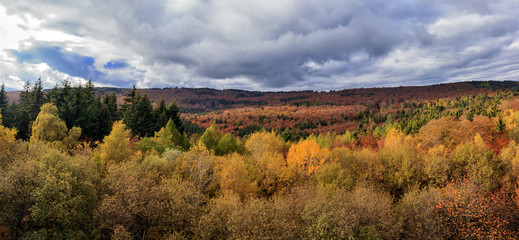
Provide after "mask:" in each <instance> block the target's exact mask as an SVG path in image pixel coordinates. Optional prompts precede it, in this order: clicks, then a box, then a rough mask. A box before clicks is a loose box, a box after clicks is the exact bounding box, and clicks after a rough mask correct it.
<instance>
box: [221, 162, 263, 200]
mask: <svg viewBox="0 0 519 240" xmlns="http://www.w3.org/2000/svg"><path fill="white" fill-rule="evenodd" d="M220 159H222V160H223V161H220V162H221V163H220V164H219V165H220V166H219V168H220V169H219V171H218V174H219V176H218V182H219V185H220V189H221V190H222V191H223V192H224V193H235V194H237V195H238V196H240V198H241V199H246V198H248V197H250V196H252V195H253V193H254V192H256V190H257V189H256V184H255V183H254V182H252V181H251V177H250V174H249V172H248V170H247V166H246V163H245V159H244V157H243V156H242V155H239V154H237V153H234V154H232V155H228V156H225V157H220Z"/></svg>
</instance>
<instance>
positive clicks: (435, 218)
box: [0, 81, 519, 239]
mask: <svg viewBox="0 0 519 240" xmlns="http://www.w3.org/2000/svg"><path fill="white" fill-rule="evenodd" d="M469 85H470V86H471V87H470V89H472V90H470V91H466V92H463V91H462V90H460V91H459V92H458V93H457V95H453V96H452V97H448V96H441V97H434V96H435V95H434V94H429V95H427V94H425V95H424V94H422V95H421V96H427V97H415V98H413V97H402V98H401V100H391V99H390V98H387V99H384V98H380V95H378V96H376V97H377V98H374V100H373V101H364V103H359V102H347V101H346V102H342V103H341V102H336V103H333V104H322V102H316V101H309V100H308V99H311V98H312V96H313V95H312V96H309V97H297V96H290V97H286V98H285V100H286V101H285V102H283V103H280V102H276V103H275V104H274V103H272V104H271V103H268V102H266V103H261V104H259V103H258V106H236V107H228V108H225V109H216V111H207V112H206V111H205V110H204V111H203V112H196V111H191V112H188V111H183V110H182V109H181V107H180V108H179V106H177V105H176V103H175V102H172V101H171V99H169V100H162V101H161V100H158V101H154V100H150V97H149V96H148V94H147V93H149V91H148V92H147V91H144V90H138V89H135V88H133V89H130V90H128V91H126V92H125V93H124V96H121V95H116V94H115V93H108V92H107V93H103V94H99V93H98V94H96V92H95V89H94V87H93V84H92V83H91V82H89V83H87V84H85V85H79V86H71V85H70V84H69V83H68V82H63V83H61V84H59V85H57V86H56V87H55V88H53V89H51V90H48V91H44V90H43V87H42V85H41V82H39V81H38V82H36V83H35V84H34V85H30V84H27V85H26V86H25V89H24V91H22V92H21V93H20V95H19V99H18V101H12V102H9V101H8V98H7V95H6V93H5V91H4V90H3V88H2V89H1V91H0V108H1V109H2V110H1V115H2V117H1V122H0V123H1V125H0V206H1V210H0V239H515V238H517V237H518V236H519V209H518V206H519V205H518V204H519V199H518V196H517V194H518V188H517V183H518V179H517V178H518V176H519V98H518V97H517V96H518V93H519V92H518V89H517V86H516V85H517V84H516V83H515V82H504V83H496V82H473V83H470V84H469ZM453 86H454V85H453ZM456 86H459V85H456ZM464 86H465V85H464ZM431 88H433V87H431ZM410 89H412V88H410ZM420 89H421V91H423V92H427V91H426V90H425V89H426V87H423V88H420ZM478 89H479V90H478ZM393 90H394V91H395V92H398V91H404V92H405V91H407V90H406V89H405V88H403V89H400V88H395V89H393ZM357 91H358V92H359V94H360V92H363V94H365V93H364V92H369V91H378V90H369V89H367V90H357ZM384 91H385V92H388V93H387V95H391V94H392V93H391V89H385V90H384ZM235 92H236V91H235ZM352 92H354V91H353V90H344V91H341V92H339V93H338V94H339V95H340V94H343V93H352ZM239 93H240V94H249V93H254V94H256V95H258V96H259V94H261V93H255V92H239ZM222 94H223V91H222ZM301 94H303V95H304V94H307V93H305V92H302V93H301ZM333 94H335V93H333ZM356 94H357V93H356ZM413 94H416V93H411V95H413ZM279 95H282V94H281V93H279ZM354 95H355V94H346V95H345V96H347V97H352V98H353V99H354ZM394 95H395V96H396V95H398V94H394ZM411 95H406V96H411ZM258 96H255V97H258ZM364 96H367V97H368V98H369V97H370V96H369V94H368V95H364ZM371 96H374V95H371ZM303 98H304V99H303ZM163 99H167V98H163ZM331 99H333V97H331ZM302 100H304V101H309V102H305V103H298V104H294V103H293V102H301V101H302ZM258 101H260V100H258ZM177 102H179V101H178V100H177ZM330 102H331V101H330ZM240 104H242V103H240ZM179 105H180V104H179ZM249 116H250V117H249ZM333 119H335V120H333ZM240 120H241V121H242V123H241V124H240V123H239V122H240ZM341 123H342V125H341ZM238 124H240V125H238ZM224 125H225V126H224ZM334 126H335V127H334Z"/></svg>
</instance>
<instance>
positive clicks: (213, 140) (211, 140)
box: [199, 123, 222, 151]
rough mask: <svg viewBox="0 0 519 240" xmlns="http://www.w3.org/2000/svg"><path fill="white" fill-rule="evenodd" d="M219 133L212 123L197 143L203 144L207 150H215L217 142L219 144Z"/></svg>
mask: <svg viewBox="0 0 519 240" xmlns="http://www.w3.org/2000/svg"><path fill="white" fill-rule="evenodd" d="M221 135H222V134H221V133H220V131H219V130H218V128H217V127H216V125H215V124H214V123H212V124H211V126H210V127H209V128H207V129H206V130H205V132H204V134H202V136H201V137H200V140H199V142H200V143H201V144H203V145H204V146H205V147H206V148H207V149H210V150H213V151H214V150H215V149H216V147H217V146H218V142H220V138H221Z"/></svg>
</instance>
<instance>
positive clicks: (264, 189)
mask: <svg viewBox="0 0 519 240" xmlns="http://www.w3.org/2000/svg"><path fill="white" fill-rule="evenodd" d="M284 147H285V142H284V141H283V140H282V139H281V138H280V137H279V136H277V135H276V134H275V133H272V132H257V133H254V134H252V135H251V136H250V138H249V139H248V140H247V141H246V142H245V148H246V149H247V151H248V152H249V153H250V154H251V155H250V157H251V158H250V161H251V167H252V168H253V172H254V173H255V178H256V184H257V186H258V191H259V195H260V196H263V197H268V196H272V195H273V194H275V193H276V192H281V191H284V190H286V189H287V188H288V187H289V185H290V181H291V180H292V179H293V178H292V175H293V174H292V172H291V171H290V170H289V169H288V168H287V164H286V161H285V159H284V158H283V155H282V154H281V152H282V151H283V149H284Z"/></svg>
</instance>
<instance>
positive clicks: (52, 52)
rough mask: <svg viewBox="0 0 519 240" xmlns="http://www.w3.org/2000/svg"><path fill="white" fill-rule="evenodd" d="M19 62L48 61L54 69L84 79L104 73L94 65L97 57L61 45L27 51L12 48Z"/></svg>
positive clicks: (94, 77) (93, 77)
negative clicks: (67, 49)
mask: <svg viewBox="0 0 519 240" xmlns="http://www.w3.org/2000/svg"><path fill="white" fill-rule="evenodd" d="M12 53H13V54H14V55H15V56H16V57H17V58H18V62H21V63H23V62H28V63H33V64H37V63H47V65H49V66H50V67H51V68H53V69H54V70H57V71H60V72H63V73H66V74H68V75H70V76H74V77H82V78H84V79H94V80H95V79H99V78H100V77H101V76H102V75H103V73H101V72H99V71H97V69H96V68H95V66H94V61H95V58H93V57H88V56H81V55H79V54H76V53H70V52H66V51H63V49H62V48H61V47H59V46H38V47H35V48H32V49H29V50H26V51H20V52H19V51H16V50H12Z"/></svg>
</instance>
